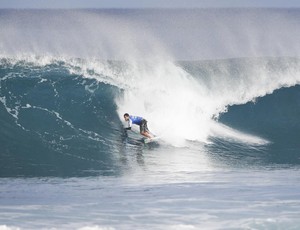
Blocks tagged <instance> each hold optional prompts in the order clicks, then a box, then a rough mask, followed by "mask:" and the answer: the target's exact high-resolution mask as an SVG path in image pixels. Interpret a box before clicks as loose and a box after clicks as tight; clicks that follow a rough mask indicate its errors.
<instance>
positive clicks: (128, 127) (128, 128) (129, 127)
mask: <svg viewBox="0 0 300 230" xmlns="http://www.w3.org/2000/svg"><path fill="white" fill-rule="evenodd" d="M131 125H132V121H131V120H129V121H128V122H127V127H125V128H124V129H125V130H131Z"/></svg>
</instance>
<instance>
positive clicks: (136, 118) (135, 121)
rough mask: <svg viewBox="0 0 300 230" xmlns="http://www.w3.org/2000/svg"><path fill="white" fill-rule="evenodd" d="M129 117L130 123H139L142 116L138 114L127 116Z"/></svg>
mask: <svg viewBox="0 0 300 230" xmlns="http://www.w3.org/2000/svg"><path fill="white" fill-rule="evenodd" d="M129 119H130V120H131V122H132V124H135V125H140V124H141V123H142V120H143V118H142V117H138V116H129Z"/></svg>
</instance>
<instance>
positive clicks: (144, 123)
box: [140, 119, 149, 133]
mask: <svg viewBox="0 0 300 230" xmlns="http://www.w3.org/2000/svg"><path fill="white" fill-rule="evenodd" d="M144 132H149V129H148V126H147V121H146V120H145V119H143V120H142V123H141V124H140V133H144Z"/></svg>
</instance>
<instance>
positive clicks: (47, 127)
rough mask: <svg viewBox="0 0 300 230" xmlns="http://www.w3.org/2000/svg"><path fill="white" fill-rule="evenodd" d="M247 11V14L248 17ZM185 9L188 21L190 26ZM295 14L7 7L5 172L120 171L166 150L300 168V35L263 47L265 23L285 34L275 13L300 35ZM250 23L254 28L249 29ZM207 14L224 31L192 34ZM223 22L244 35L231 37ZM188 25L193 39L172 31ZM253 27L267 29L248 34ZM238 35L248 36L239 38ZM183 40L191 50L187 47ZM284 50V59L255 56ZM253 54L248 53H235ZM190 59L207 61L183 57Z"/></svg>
mask: <svg viewBox="0 0 300 230" xmlns="http://www.w3.org/2000/svg"><path fill="white" fill-rule="evenodd" d="M243 13H244V14H243ZM53 14H54V15H55V16H57V17H53ZM241 14H243V15H244V17H246V18H245V21H240V23H241V24H239V23H237V22H236V20H235V19H236V18H237V17H240V15H241ZM265 14H267V15H268V20H264V21H263V23H262V24H261V25H259V24H258V22H257V21H256V20H254V18H256V17H257V16H259V17H263V15H265ZM174 15H178V17H179V18H182V19H183V20H182V21H181V23H182V24H181V26H180V27H178V24H176V23H175V24H174V20H173V19H174ZM286 15H287V11H285V10H283V11H276V10H267V11H261V10H258V11H246V12H245V11H243V10H242V11H239V10H228V11H226V10H220V11H215V10H208V11H205V10H204V11H203V10H200V11H193V10H192V11H191V12H189V11H185V10H183V11H180V13H179V14H178V11H160V10H159V11H155V12H154V11H152V10H150V11H139V10H137V11H126V10H125V11H67V12H64V11H57V12H54V11H1V13H0V24H1V25H3V28H4V31H5V33H4V34H3V36H1V38H0V56H1V59H0V77H1V79H0V102H1V103H0V120H1V124H2V129H1V131H0V132H1V133H0V143H1V152H0V154H1V155H0V157H1V161H0V162H1V163H0V164H1V165H0V166H1V167H0V176H2V177H6V176H89V175H99V174H101V175H118V174H119V173H122V172H121V171H122V169H121V168H122V159H123V155H124V154H125V155H126V154H136V153H138V154H137V155H139V156H140V155H143V154H146V153H153V152H157V153H159V154H163V153H164V152H166V151H174V152H178V151H179V152H180V153H181V154H186V153H191V152H193V153H195V158H197V156H198V155H205V156H207V158H208V159H209V160H208V161H209V163H208V165H210V167H221V166H222V167H223V166H224V165H225V166H224V167H248V166H249V165H252V166H253V165H256V166H260V165H268V166H269V165H273V164H280V165H281V164H293V165H298V164H299V163H300V161H299V154H298V153H297V149H299V143H298V139H299V135H298V133H299V128H300V126H299V119H298V117H299V116H298V115H299V106H298V104H299V99H298V98H299V97H298V94H299V86H298V84H299V81H300V60H299V59H298V58H292V57H284V56H286V55H291V56H297V53H298V47H297V44H298V41H297V43H296V41H293V39H292V38H293V36H289V37H288V38H286V37H285V35H283V36H281V37H274V44H273V45H275V43H276V44H278V45H276V46H272V44H271V47H275V50H274V49H271V48H270V47H269V48H270V49H269V48H268V47H265V48H264V49H260V48H261V47H260V45H258V44H257V43H256V42H257V41H258V40H259V41H264V39H266V41H268V37H265V36H266V34H264V29H263V28H265V26H271V27H268V28H269V30H270V31H268V32H270V33H271V35H272V34H273V35H274V36H275V35H276V33H275V32H276V30H275V29H274V28H273V27H274V25H273V24H272V23H274V21H273V19H274V20H279V19H280V20H281V19H282V20H281V27H280V28H284V30H286V32H288V31H290V32H291V33H294V34H295V33H297V31H299V30H297V28H296V27H297V26H298V24H297V25H296V24H293V23H290V22H292V21H294V20H296V19H297V18H298V17H299V13H298V11H293V12H292V14H288V17H286ZM186 17H187V18H186ZM12 18H14V20H13V19H12ZM63 18H64V20H60V19H63ZM249 18H250V19H253V20H254V21H253V25H252V26H251V27H249V28H253V30H250V31H246V30H245V28H244V25H245V24H244V23H246V21H247V20H246V19H249ZM200 19H203V20H204V19H205V20H206V21H207V20H208V19H213V22H214V23H213V24H212V25H213V26H212V28H208V26H207V25H206V27H204V29H200V28H201V26H200V27H199V28H198V27H197V28H198V29H197V30H196V31H192V30H191V26H192V25H195V23H196V22H200V21H201V20H200ZM271 19H272V20H271ZM243 20H244V19H243ZM191 21H192V22H194V23H192V25H191V24H188V23H190V22H191ZM158 22H161V23H162V29H158V28H157V27H156V26H155V25H157V23H158ZM222 23H225V24H226V23H227V24H226V25H227V26H228V25H232V29H233V31H234V33H233V32H232V31H231V29H228V30H226V31H223V32H222V31H221V30H220V28H224V27H223V26H224V24H222ZM187 25H189V27H186V26H187ZM220 25H223V26H221V27H220ZM287 25H289V26H287ZM202 26H204V25H202ZM272 26H273V27H272ZM165 27H167V28H168V31H165V30H164V28H165ZM178 28H179V30H180V28H185V29H186V30H187V31H191V37H189V36H187V37H185V38H183V37H182V35H179V37H176V36H175V37H172V36H169V35H167V34H168V33H169V32H170V33H171V32H172V33H171V34H173V35H174V34H176V33H177V32H178ZM189 28H190V29H189ZM193 28H194V27H193ZM225 28H226V27H225ZM254 28H256V29H254ZM257 28H258V29H257ZM208 30H209V31H210V30H211V33H210V36H212V35H215V36H213V37H218V36H217V35H224V36H225V35H226V41H228V42H227V45H228V46H227V47H221V46H220V47H219V48H220V49H219V50H218V51H215V49H216V47H217V44H219V45H220V41H219V40H218V39H217V38H215V39H216V40H214V41H213V42H212V43H211V44H209V42H210V41H211V39H210V37H209V36H208V35H206V37H205V36H204V34H206V31H208ZM235 32H238V33H235ZM250 32H251V33H253V34H255V35H256V36H254V38H255V39H254V40H251V41H248V40H247V39H246V38H247V35H249V33H250ZM193 33H195V34H194V35H193V36H192V34H193ZM220 33H221V34H220ZM185 34H186V35H188V33H185ZM233 34H235V36H237V37H238V38H239V39H241V40H242V41H243V42H241V43H238V44H236V43H235V41H236V40H235V39H234V40H232V39H233ZM121 35H122V36H121ZM202 35H203V36H204V37H202V39H207V40H206V45H208V47H210V48H211V50H206V52H204V53H206V54H204V56H201V54H200V51H199V52H198V51H197V49H198V48H197V49H195V50H194V52H191V51H192V47H196V46H197V44H198V43H197V39H196V38H197V36H202ZM269 35H270V34H269ZM269 35H268V36H269ZM192 38H193V39H192ZM180 39H185V40H183V41H184V42H183V44H187V46H186V49H184V48H182V49H179V48H178V47H181V46H179V45H178V42H179V41H180ZM236 39H237V38H236ZM256 39H258V40H256ZM167 44H169V45H167ZM176 44H177V45H176ZM233 44H235V45H236V47H234V48H233V49H231V48H232V45H233ZM255 44H256V45H255ZM190 45H191V46H190ZM174 47H177V48H178V49H177V48H174ZM212 47H215V48H214V49H213V48H212ZM229 47H231V48H230V49H229ZM241 47H243V48H244V50H243V51H240V48H241ZM237 48H238V49H237ZM201 49H202V48H201ZM203 49H204V48H203ZM228 49H229V50H228ZM184 50H186V51H184ZM204 50H205V49H204ZM237 50H239V52H238V51H237ZM258 50H259V52H258ZM181 51H182V52H181ZM260 52H263V53H260ZM274 52H275V53H276V54H278V55H276V56H277V57H273V58H270V57H269V58H266V57H265V58H262V57H261V58H257V57H253V56H256V55H257V56H268V55H272V56H273V55H274ZM180 53H182V56H180ZM197 53H199V55H197ZM195 55H196V56H195ZM243 55H245V56H248V58H228V57H232V56H234V57H236V56H243ZM220 57H223V58H224V57H227V58H226V59H219V58H220ZM186 58H190V59H199V60H194V61H193V60H191V61H179V60H182V59H186ZM203 58H211V59H212V60H210V61H207V60H206V61H205V60H202V61H201V59H203ZM125 112H128V113H131V114H134V115H141V116H144V117H145V118H146V119H147V120H148V122H149V128H150V129H151V131H152V132H154V133H155V134H157V135H159V136H161V140H162V141H161V143H160V144H154V145H150V146H145V145H144V144H143V142H142V140H141V137H140V136H139V135H138V134H136V133H135V132H132V133H130V135H127V134H126V133H124V131H123V126H122V122H123V121H122V115H123V114H124V113H125ZM220 165H221V166H220Z"/></svg>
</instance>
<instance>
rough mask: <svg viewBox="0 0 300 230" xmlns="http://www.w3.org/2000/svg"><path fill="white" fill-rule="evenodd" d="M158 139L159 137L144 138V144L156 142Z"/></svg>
mask: <svg viewBox="0 0 300 230" xmlns="http://www.w3.org/2000/svg"><path fill="white" fill-rule="evenodd" d="M159 139H160V137H152V138H146V139H144V142H145V144H148V143H151V142H155V141H158V140H159Z"/></svg>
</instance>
